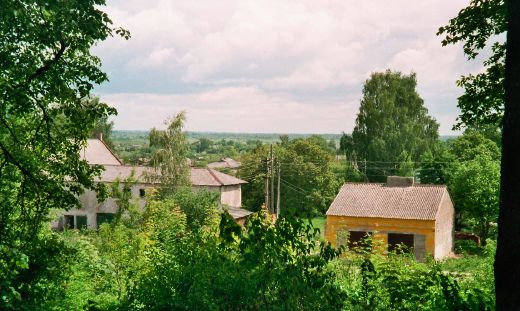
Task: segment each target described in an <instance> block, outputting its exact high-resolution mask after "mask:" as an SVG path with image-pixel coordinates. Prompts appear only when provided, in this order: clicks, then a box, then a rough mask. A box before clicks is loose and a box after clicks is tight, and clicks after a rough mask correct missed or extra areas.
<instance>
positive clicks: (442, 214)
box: [325, 176, 454, 259]
mask: <svg viewBox="0 0 520 311" xmlns="http://www.w3.org/2000/svg"><path fill="white" fill-rule="evenodd" d="M453 224H454V209H453V203H452V201H451V198H450V195H449V193H448V190H447V188H446V186H444V185H421V184H415V183H414V179H413V177H396V176H389V177H388V180H387V182H386V183H377V184H376V183H346V184H344V185H343V187H342V188H341V190H340V191H339V193H338V195H337V196H336V198H335V199H334V201H333V202H332V204H331V206H330V208H329V209H328V211H327V223H326V228H325V237H326V239H327V240H328V241H330V242H331V243H332V244H335V245H339V244H342V245H350V246H353V245H355V244H356V243H357V242H359V241H360V240H361V239H362V238H363V237H365V236H366V235H369V236H372V238H373V240H374V241H379V242H382V244H383V245H384V246H385V247H386V249H387V250H394V249H397V248H398V246H397V245H401V244H402V245H404V246H405V248H408V249H409V250H410V251H413V252H414V254H415V256H416V258H417V259H423V258H424V257H425V255H426V254H431V255H432V256H433V257H434V258H435V259H440V258H443V257H446V256H447V255H449V254H450V252H451V251H452V247H453Z"/></svg>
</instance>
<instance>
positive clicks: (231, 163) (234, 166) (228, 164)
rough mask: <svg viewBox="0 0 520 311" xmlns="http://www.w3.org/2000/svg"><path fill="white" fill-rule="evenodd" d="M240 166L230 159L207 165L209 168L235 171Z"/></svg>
mask: <svg viewBox="0 0 520 311" xmlns="http://www.w3.org/2000/svg"><path fill="white" fill-rule="evenodd" d="M240 165H242V164H241V163H240V162H238V161H235V160H233V159H231V158H222V159H220V161H217V162H212V163H209V164H208V167H209V168H229V169H232V170H236V169H238V168H239V167H240Z"/></svg>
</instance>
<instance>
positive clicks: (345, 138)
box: [339, 132, 354, 159]
mask: <svg viewBox="0 0 520 311" xmlns="http://www.w3.org/2000/svg"><path fill="white" fill-rule="evenodd" d="M353 151H354V140H353V139H352V135H350V134H347V133H345V132H343V133H342V134H341V138H340V140H339V152H340V153H341V154H343V155H345V157H347V159H352V153H353Z"/></svg>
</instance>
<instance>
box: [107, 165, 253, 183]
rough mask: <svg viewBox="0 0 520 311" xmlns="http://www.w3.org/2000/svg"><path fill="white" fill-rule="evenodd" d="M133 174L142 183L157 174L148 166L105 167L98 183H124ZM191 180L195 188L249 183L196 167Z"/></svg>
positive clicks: (191, 173) (192, 170)
mask: <svg viewBox="0 0 520 311" xmlns="http://www.w3.org/2000/svg"><path fill="white" fill-rule="evenodd" d="M132 172H133V173H134V178H135V179H136V180H137V181H139V182H141V183H151V182H150V179H148V178H147V176H146V175H147V174H154V173H155V171H154V169H153V168H151V167H147V166H125V165H105V170H104V171H103V172H102V173H101V176H100V177H99V178H98V181H101V182H114V181H116V179H118V178H119V179H120V180H121V181H123V180H125V179H127V178H128V177H130V176H131V175H132ZM190 179H191V184H192V185H193V186H231V185H240V184H244V183H247V182H246V181H243V180H241V179H238V178H236V177H233V176H231V175H227V174H224V173H221V172H218V171H215V170H212V169H208V168H195V167H192V168H190Z"/></svg>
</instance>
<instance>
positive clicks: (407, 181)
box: [386, 176, 414, 187]
mask: <svg viewBox="0 0 520 311" xmlns="http://www.w3.org/2000/svg"><path fill="white" fill-rule="evenodd" d="M413 184H414V178H413V177H401V176H387V177H386V186H387V187H412V186H413Z"/></svg>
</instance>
